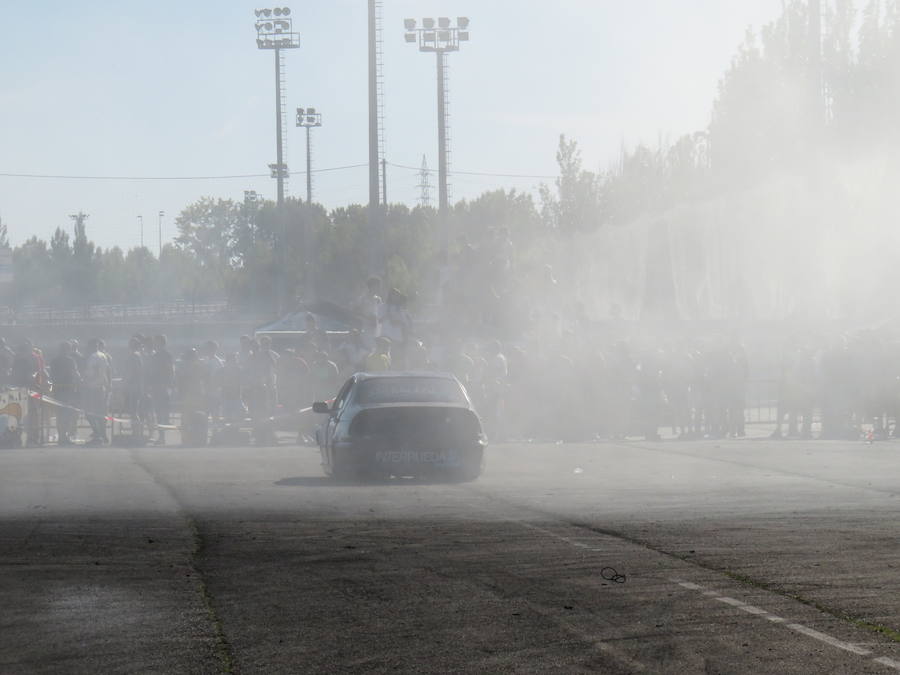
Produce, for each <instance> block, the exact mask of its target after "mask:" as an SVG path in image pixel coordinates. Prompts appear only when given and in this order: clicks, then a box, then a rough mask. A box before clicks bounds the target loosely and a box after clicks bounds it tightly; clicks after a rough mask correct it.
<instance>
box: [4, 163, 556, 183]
mask: <svg viewBox="0 0 900 675" xmlns="http://www.w3.org/2000/svg"><path fill="white" fill-rule="evenodd" d="M387 165H388V166H392V167H394V168H396V169H408V170H410V171H417V172H421V171H422V170H423V169H422V167H416V166H408V165H406V164H397V163H395V162H387ZM364 166H368V163H367V162H364V163H361V164H345V165H343V166H330V167H325V168H322V169H313V170H312V172H311V173H326V172H329V171H343V170H346V169H359V168H361V167H364ZM425 171H427V172H428V173H430V174H436V173H437V170H436V169H425ZM450 173H451V174H455V175H459V176H484V177H490V178H531V179H542V180H549V179H553V178H556V176H549V175H543V174H524V173H497V172H491V171H461V170H453V171H451V172H450ZM291 175H292V176H304V175H306V171H292V172H291ZM270 177H271V174H268V173H244V174H227V175H219V176H78V175H71V174H43V173H12V172H0V178H35V179H48V180H125V181H167V180H177V181H182V180H232V179H247V178H270Z"/></svg>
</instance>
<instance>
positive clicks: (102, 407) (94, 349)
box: [83, 338, 112, 445]
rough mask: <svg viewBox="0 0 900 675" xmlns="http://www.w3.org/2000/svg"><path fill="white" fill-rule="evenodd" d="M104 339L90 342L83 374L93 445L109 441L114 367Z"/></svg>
mask: <svg viewBox="0 0 900 675" xmlns="http://www.w3.org/2000/svg"><path fill="white" fill-rule="evenodd" d="M102 344H103V343H102V341H101V340H98V339H96V338H93V339H92V340H90V341H89V342H88V356H87V363H86V365H85V372H84V375H83V381H84V399H83V402H84V407H85V415H86V416H87V419H88V422H89V423H90V425H91V430H92V432H93V433H92V435H91V439H90V441H89V443H90V444H91V445H104V444H106V443H108V442H109V438H108V436H107V434H106V421H107V420H106V418H107V411H108V409H109V392H110V388H111V385H112V367H111V365H110V361H109V357H108V356H107V355H106V353H105V352H104V351H103V348H102Z"/></svg>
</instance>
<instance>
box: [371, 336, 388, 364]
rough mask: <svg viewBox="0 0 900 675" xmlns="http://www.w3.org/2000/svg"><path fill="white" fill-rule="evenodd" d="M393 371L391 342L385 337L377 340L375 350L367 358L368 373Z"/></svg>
mask: <svg viewBox="0 0 900 675" xmlns="http://www.w3.org/2000/svg"><path fill="white" fill-rule="evenodd" d="M390 369H391V340H390V338H387V337H384V336H383V335H382V336H380V337H377V338H375V349H374V350H372V353H371V354H369V355H368V356H367V357H366V372H367V373H381V372H384V371H386V370H390Z"/></svg>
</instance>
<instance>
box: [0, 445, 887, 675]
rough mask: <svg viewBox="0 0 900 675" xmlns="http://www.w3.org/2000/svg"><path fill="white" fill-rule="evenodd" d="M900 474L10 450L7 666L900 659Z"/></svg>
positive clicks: (868, 468)
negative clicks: (390, 472)
mask: <svg viewBox="0 0 900 675" xmlns="http://www.w3.org/2000/svg"><path fill="white" fill-rule="evenodd" d="M898 466H900V443H894V442H885V443H875V444H873V445H866V444H863V443H838V442H804V441H793V442H789V441H778V442H774V441H767V440H765V441H764V440H758V441H722V442H719V441H702V442H676V441H666V442H659V443H617V444H613V443H599V444H590V445H577V444H572V445H569V444H567V445H539V444H507V445H498V446H493V447H491V448H490V449H489V455H488V464H487V470H486V473H485V475H484V476H483V477H482V478H481V479H480V480H478V481H477V482H475V483H471V484H466V485H440V484H436V485H432V484H424V483H418V482H415V481H410V480H395V481H392V482H388V483H381V484H374V485H347V484H337V483H334V482H332V481H330V480H328V479H326V478H324V477H323V476H322V475H321V471H320V468H319V466H318V455H317V452H315V451H314V450H312V449H310V448H306V447H297V446H292V445H282V446H279V447H273V448H204V449H187V448H184V449H183V448H174V447H169V448H144V449H136V450H128V449H119V448H84V447H79V448H49V447H48V448H41V449H22V450H4V451H0V603H2V605H0V606H2V607H3V611H2V613H0V672H2V673H96V672H111V673H112V672H114V673H120V672H122V673H126V672H141V673H150V672H159V673H225V672H242V673H280V672H284V673H301V672H309V673H321V672H347V673H368V672H388V671H390V672H409V673H423V672H427V673H443V672H454V673H456V672H472V673H483V672H491V673H494V672H497V673H502V672H509V673H519V672H526V673H539V672H550V671H554V672H600V673H637V672H650V673H657V672H658V673H770V672H777V673H890V672H898V671H900V574H898V571H900V570H898V567H900V519H898V515H900V514H898V499H900V497H898V495H900V484H898V479H900V470H898ZM609 567H611V568H613V569H614V570H615V573H616V574H621V575H623V576H624V577H625V581H624V583H615V582H613V581H611V580H610V579H609V578H608V577H609V576H610V574H609V572H608V571H606V572H604V571H603V570H604V568H609ZM605 577H606V578H605Z"/></svg>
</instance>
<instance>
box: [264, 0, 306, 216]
mask: <svg viewBox="0 0 900 675" xmlns="http://www.w3.org/2000/svg"><path fill="white" fill-rule="evenodd" d="M254 13H255V14H256V24H255V27H256V46H257V47H258V48H259V49H269V50H272V51H274V52H275V151H276V161H275V164H270V165H269V169H271V171H272V178H275V179H276V180H277V181H278V206H281V205H282V204H284V179H285V178H286V177H287V175H288V168H287V164H285V163H284V141H283V134H282V124H283V119H284V110H283V108H282V105H281V98H282V94H283V92H282V78H281V75H282V63H281V50H282V49H297V48H298V47H299V46H300V35H299V34H297V33H295V32H294V28H293V21H292V19H291V10H290V8H289V7H276V8H275V9H257V10H255V12H254Z"/></svg>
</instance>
